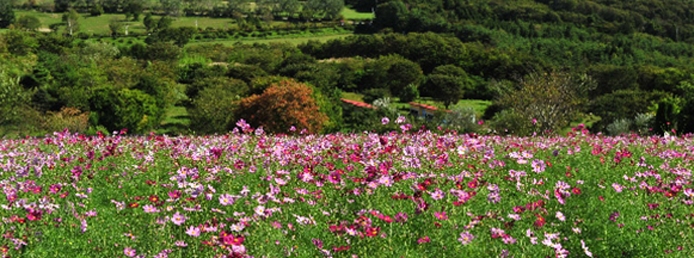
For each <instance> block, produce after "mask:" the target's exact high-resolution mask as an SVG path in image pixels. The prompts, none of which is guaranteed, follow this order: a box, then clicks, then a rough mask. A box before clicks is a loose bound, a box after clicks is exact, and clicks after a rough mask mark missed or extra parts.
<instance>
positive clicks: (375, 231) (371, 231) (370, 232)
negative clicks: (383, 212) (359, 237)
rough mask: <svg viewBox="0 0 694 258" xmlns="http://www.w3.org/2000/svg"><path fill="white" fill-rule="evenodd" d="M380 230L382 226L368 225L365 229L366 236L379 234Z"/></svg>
mask: <svg viewBox="0 0 694 258" xmlns="http://www.w3.org/2000/svg"><path fill="white" fill-rule="evenodd" d="M379 232H381V227H366V230H365V233H366V236H368V237H375V236H378V233H379Z"/></svg>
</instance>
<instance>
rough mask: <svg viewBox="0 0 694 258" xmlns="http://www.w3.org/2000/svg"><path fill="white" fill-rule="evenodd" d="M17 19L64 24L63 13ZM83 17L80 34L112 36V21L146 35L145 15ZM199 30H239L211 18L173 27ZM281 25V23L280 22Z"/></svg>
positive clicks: (180, 22)
mask: <svg viewBox="0 0 694 258" xmlns="http://www.w3.org/2000/svg"><path fill="white" fill-rule="evenodd" d="M15 13H16V15H17V17H19V16H22V15H33V16H36V18H38V19H39V21H41V24H42V28H43V29H48V26H49V25H51V24H55V23H62V15H63V14H62V13H43V12H38V11H24V10H19V11H16V12H15ZM81 15H82V17H81V18H80V19H79V20H78V23H79V26H80V30H79V32H84V33H87V34H97V35H110V34H111V31H110V29H109V27H108V25H109V23H110V22H111V21H112V20H118V21H122V22H125V23H126V24H128V25H130V28H129V31H130V32H133V33H144V32H145V26H144V24H143V23H142V19H143V18H144V15H142V16H141V17H140V21H125V15H123V14H104V15H101V16H96V17H94V16H90V15H89V14H87V13H82V14H81ZM154 18H155V19H159V18H160V16H157V15H155V16H154ZM196 20H197V24H198V27H199V28H208V27H210V28H223V29H230V28H231V29H233V28H237V25H236V24H235V23H234V22H233V20H232V19H230V18H210V17H178V18H175V19H174V21H173V23H172V24H171V26H172V27H184V26H188V27H195V22H196ZM279 23H281V22H279ZM64 27H65V26H61V28H60V31H61V32H62V30H63V29H64Z"/></svg>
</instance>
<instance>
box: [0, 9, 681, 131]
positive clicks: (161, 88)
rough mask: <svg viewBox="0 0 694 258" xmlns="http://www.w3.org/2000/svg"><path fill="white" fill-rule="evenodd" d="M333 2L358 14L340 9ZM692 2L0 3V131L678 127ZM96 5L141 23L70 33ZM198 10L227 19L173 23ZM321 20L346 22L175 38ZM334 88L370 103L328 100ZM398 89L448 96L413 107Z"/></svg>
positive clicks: (412, 97) (410, 96)
mask: <svg viewBox="0 0 694 258" xmlns="http://www.w3.org/2000/svg"><path fill="white" fill-rule="evenodd" d="M344 6H347V7H351V8H353V9H356V10H358V11H362V12H373V13H374V14H375V18H374V19H373V20H370V21H345V19H346V17H344V16H343V15H341V14H340V11H341V10H343V8H344ZM692 10H694V2H691V1H676V0H636V1H633V0H632V1H620V0H594V1H587V0H586V1H583V0H535V1H532V0H512V1H498V0H497V1H487V0H485V1H482V0H427V1H423V0H404V1H403V0H390V1H383V0H381V1H376V0H346V1H333V0H330V1H317V0H316V1H314V0H308V1H298V0H264V1H246V0H242V1H219V0H205V1H184V0H160V1H154V0H152V1H135V0H55V1H35V0H29V1H18V0H13V1H2V2H0V27H3V28H6V29H4V30H2V31H0V114H2V116H0V135H6V136H24V135H42V134H45V133H47V132H51V131H58V130H63V129H65V128H68V129H69V130H71V131H77V132H82V133H88V134H96V133H97V132H102V133H109V132H113V131H118V130H121V129H124V128H127V129H128V131H129V132H130V133H135V134H146V133H150V132H156V133H167V134H191V133H195V134H213V133H226V132H228V131H230V130H232V129H233V128H236V126H237V125H236V122H237V121H238V120H239V119H245V120H246V121H248V123H250V124H251V125H252V126H263V128H264V129H265V130H266V131H268V132H271V133H291V132H294V130H293V127H292V126H294V128H298V130H297V131H296V133H299V132H300V131H302V129H305V131H307V132H311V133H315V132H321V133H328V132H361V131H387V130H399V128H398V127H399V126H400V125H397V124H395V123H386V122H387V121H382V120H381V118H382V117H390V118H393V120H395V118H397V117H398V116H401V115H402V116H406V117H408V119H407V121H408V123H410V125H411V126H413V127H415V128H420V127H426V128H429V129H436V130H448V129H453V130H457V131H459V132H475V133H498V134H517V135H529V134H533V133H540V134H552V133H557V132H562V131H563V130H565V129H566V128H568V127H569V126H572V125H575V124H578V123H586V126H588V127H589V128H590V129H591V130H592V131H594V132H604V133H609V134H621V133H629V132H635V133H639V134H662V133H664V132H668V133H671V134H672V133H678V134H679V133H688V132H694V117H691V116H693V114H694V76H692V74H693V72H694V69H693V68H691V65H690V64H691V63H692V62H693V61H694V45H693V44H694V13H693V12H694V11H692ZM20 11H22V12H25V13H26V12H28V11H33V12H42V13H52V14H55V15H57V16H58V17H61V20H60V22H57V23H55V24H41V22H40V21H38V19H37V18H36V17H33V16H32V15H17V14H16V13H18V12H20ZM106 14H118V15H121V16H122V17H124V20H128V22H129V23H127V24H135V23H137V24H141V27H143V28H145V29H144V30H143V32H131V33H127V32H125V33H124V28H123V24H125V23H119V22H112V23H111V24H108V26H109V28H110V31H111V33H110V35H96V34H88V33H85V32H80V30H79V29H80V24H79V21H83V20H84V19H85V18H81V17H82V16H84V17H92V16H99V15H106ZM205 16H207V17H218V19H228V20H229V23H233V24H235V25H237V26H235V27H229V28H210V27H207V28H202V27H199V28H196V27H187V26H172V22H173V21H175V20H177V19H182V17H205ZM80 19H82V20H80ZM87 19H89V18H87ZM46 27H47V28H50V29H49V30H47V31H46V30H44V29H42V28H46ZM331 27H339V28H340V29H348V30H351V31H353V33H354V35H352V36H348V37H344V38H337V39H333V40H328V41H317V40H316V41H308V42H305V43H300V44H298V45H296V44H290V43H271V44H233V45H222V44H214V42H211V43H207V44H190V41H191V40H196V39H203V38H214V37H218V35H224V37H227V36H228V35H232V34H233V35H236V34H238V33H243V34H244V35H260V34H262V35H268V34H273V35H274V34H279V35H281V34H282V33H290V32H289V31H315V30H318V29H321V28H331ZM254 33H256V34H254ZM133 39H142V40H141V41H140V40H133ZM348 95H349V96H358V97H357V99H359V100H362V101H364V102H367V103H370V104H373V107H375V108H364V107H359V106H354V105H349V104H344V103H343V101H341V100H342V99H343V98H345V96H348ZM466 100H484V101H490V102H491V103H492V104H491V105H490V106H488V107H485V109H484V111H482V112H476V111H475V110H473V109H472V108H469V107H464V106H461V105H458V104H459V103H463V102H465V101H466ZM411 101H414V102H425V103H433V104H435V105H437V106H439V110H443V109H448V110H450V111H449V112H444V111H440V112H437V113H435V114H434V115H433V116H427V117H419V116H417V115H416V114H411V112H409V110H408V106H407V103H409V102H411ZM179 120H185V121H186V122H181V121H179Z"/></svg>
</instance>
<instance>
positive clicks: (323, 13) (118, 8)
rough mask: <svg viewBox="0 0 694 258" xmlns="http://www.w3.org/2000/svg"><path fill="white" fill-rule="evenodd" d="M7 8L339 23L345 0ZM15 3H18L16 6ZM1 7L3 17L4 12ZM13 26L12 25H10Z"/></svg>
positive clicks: (58, 2) (82, 1)
mask: <svg viewBox="0 0 694 258" xmlns="http://www.w3.org/2000/svg"><path fill="white" fill-rule="evenodd" d="M3 2H4V4H3V5H5V6H7V7H5V8H10V9H11V8H13V7H21V8H25V9H38V10H42V11H51V12H58V13H62V12H67V11H68V10H70V9H75V10H77V11H79V12H82V13H90V14H92V15H95V16H98V15H101V14H104V13H123V14H126V16H127V17H128V18H130V17H132V18H134V19H135V20H138V19H139V17H140V16H141V14H143V13H144V12H145V11H150V12H155V13H158V14H161V15H170V16H182V15H191V16H212V17H236V18H238V17H242V16H248V15H252V16H271V17H282V18H294V17H303V18H305V19H314V18H321V19H337V18H338V17H339V14H340V12H341V11H342V8H343V7H344V0H308V1H299V0H260V1H252V0H231V1H222V0H52V1H44V2H43V3H41V4H36V2H35V1H27V2H24V3H23V4H19V2H18V1H3ZM13 2H16V3H13ZM1 8H2V5H0V14H3V13H5V14H7V15H8V17H9V15H10V14H9V12H3V10H2V9H1ZM10 23H11V22H10Z"/></svg>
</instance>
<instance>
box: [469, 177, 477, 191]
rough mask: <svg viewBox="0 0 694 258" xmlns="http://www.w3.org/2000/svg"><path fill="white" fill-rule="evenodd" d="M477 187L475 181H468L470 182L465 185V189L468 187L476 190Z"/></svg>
mask: <svg viewBox="0 0 694 258" xmlns="http://www.w3.org/2000/svg"><path fill="white" fill-rule="evenodd" d="M477 185H478V183H477V179H474V180H472V181H470V182H468V183H467V187H470V188H472V189H475V188H477Z"/></svg>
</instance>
